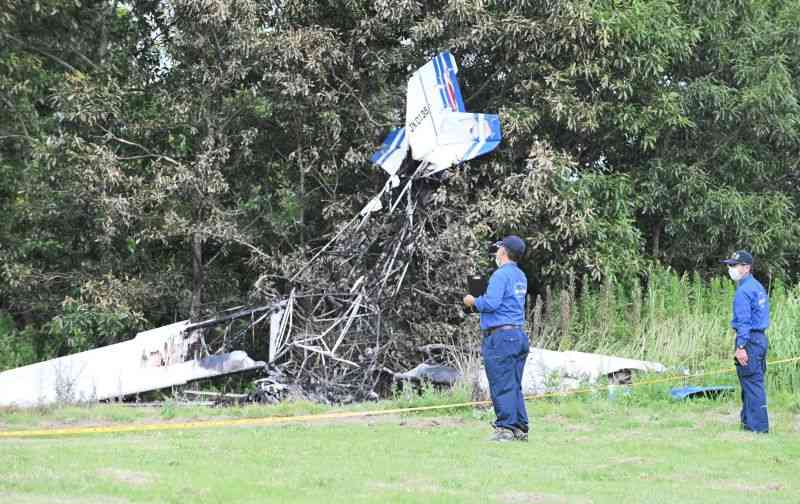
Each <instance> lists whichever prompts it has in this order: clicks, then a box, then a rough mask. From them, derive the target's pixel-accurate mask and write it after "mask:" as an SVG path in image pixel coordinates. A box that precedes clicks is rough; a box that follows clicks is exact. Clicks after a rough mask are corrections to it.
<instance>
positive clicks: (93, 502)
mask: <svg viewBox="0 0 800 504" xmlns="http://www.w3.org/2000/svg"><path fill="white" fill-rule="evenodd" d="M0 502H14V503H15V504H101V503H102V504H128V503H130V502H132V501H129V500H128V499H120V498H119V497H109V496H107V495H90V496H84V497H55V496H52V495H31V494H21V493H2V492H0Z"/></svg>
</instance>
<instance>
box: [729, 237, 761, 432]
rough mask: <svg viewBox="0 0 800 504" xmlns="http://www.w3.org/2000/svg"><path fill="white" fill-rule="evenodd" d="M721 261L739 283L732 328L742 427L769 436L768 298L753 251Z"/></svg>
mask: <svg viewBox="0 0 800 504" xmlns="http://www.w3.org/2000/svg"><path fill="white" fill-rule="evenodd" d="M722 262H723V263H724V264H727V265H728V274H729V275H730V277H731V279H732V280H733V281H734V282H736V294H734V296H733V319H732V320H731V327H732V328H733V330H734V331H735V332H736V353H735V358H734V361H735V363H736V374H737V375H738V376H739V383H740V384H741V387H742V413H741V416H740V417H741V421H742V427H743V428H744V429H745V430H749V431H753V432H762V433H767V432H769V419H768V418H767V392H766V389H765V388H764V375H765V374H766V371H767V348H768V347H769V342H768V341H767V335H766V333H765V332H764V331H766V330H767V327H769V298H768V297H767V292H766V291H765V290H764V286H763V285H761V283H759V281H758V280H756V279H755V278H753V275H752V274H751V272H752V268H753V256H752V255H751V254H750V252H747V251H746V250H739V251H738V252H735V253H734V254H733V255H732V256H731V257H730V259H725V260H723V261H722Z"/></svg>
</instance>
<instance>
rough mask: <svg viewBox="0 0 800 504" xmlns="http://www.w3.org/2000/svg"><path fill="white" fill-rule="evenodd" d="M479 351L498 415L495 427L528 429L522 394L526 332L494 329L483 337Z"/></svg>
mask: <svg viewBox="0 0 800 504" xmlns="http://www.w3.org/2000/svg"><path fill="white" fill-rule="evenodd" d="M481 351H482V354H483V364H484V367H485V368H486V377H487V378H488V379H489V391H490V393H491V395H492V405H493V406H494V413H495V416H496V417H497V420H496V421H495V424H494V425H495V427H502V428H505V429H512V428H513V429H520V430H522V431H524V432H528V412H527V411H526V410H525V399H524V397H523V396H522V371H523V370H524V369H525V361H526V360H527V358H528V352H529V351H530V343H529V342H528V335H527V334H525V333H524V332H523V331H522V330H520V329H512V330H507V331H496V332H494V333H492V334H490V335H489V336H486V337H484V338H483V344H482V346H481Z"/></svg>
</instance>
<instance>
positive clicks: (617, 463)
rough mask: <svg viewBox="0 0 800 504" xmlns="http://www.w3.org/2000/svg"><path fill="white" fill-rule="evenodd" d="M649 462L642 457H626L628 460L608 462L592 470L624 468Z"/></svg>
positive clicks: (619, 459)
mask: <svg viewBox="0 0 800 504" xmlns="http://www.w3.org/2000/svg"><path fill="white" fill-rule="evenodd" d="M646 462H647V460H645V459H643V458H642V457H626V458H618V459H611V460H609V461H607V462H604V463H602V464H599V465H596V466H594V467H593V468H592V469H593V470H597V469H608V468H610V467H616V466H623V465H631V464H645V463H646Z"/></svg>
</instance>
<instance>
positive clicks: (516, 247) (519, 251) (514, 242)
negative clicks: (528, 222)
mask: <svg viewBox="0 0 800 504" xmlns="http://www.w3.org/2000/svg"><path fill="white" fill-rule="evenodd" d="M494 246H495V247H505V248H506V250H508V251H509V252H512V253H513V254H515V255H516V256H517V257H522V256H523V255H524V254H525V242H524V241H522V238H520V237H519V236H517V235H508V236H506V237H505V238H503V239H502V240H500V241H499V242H496V243H495V244H494Z"/></svg>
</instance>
